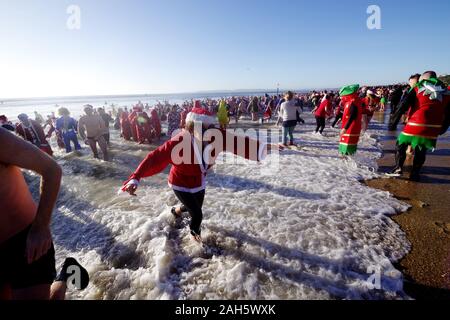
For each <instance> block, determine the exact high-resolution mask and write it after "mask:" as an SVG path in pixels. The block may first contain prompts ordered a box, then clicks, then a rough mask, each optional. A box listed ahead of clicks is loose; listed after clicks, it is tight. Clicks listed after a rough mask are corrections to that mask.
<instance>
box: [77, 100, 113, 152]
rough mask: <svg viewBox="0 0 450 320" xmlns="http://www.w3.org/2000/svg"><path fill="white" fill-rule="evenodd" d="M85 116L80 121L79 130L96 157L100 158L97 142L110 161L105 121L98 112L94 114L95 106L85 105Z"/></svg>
mask: <svg viewBox="0 0 450 320" xmlns="http://www.w3.org/2000/svg"><path fill="white" fill-rule="evenodd" d="M84 112H85V113H86V115H85V116H83V117H81V119H80V121H79V122H78V132H79V133H80V136H81V138H82V139H83V140H84V142H85V143H86V144H87V145H88V146H90V147H91V149H92V152H93V153H94V158H96V159H98V158H99V157H98V151H97V143H98V145H99V146H100V149H101V150H102V153H103V159H104V160H105V161H108V144H107V142H106V140H105V137H104V135H105V134H106V133H108V130H107V128H106V126H105V122H104V121H103V119H102V117H101V116H99V115H98V114H94V107H92V106H91V105H86V106H85V107H84Z"/></svg>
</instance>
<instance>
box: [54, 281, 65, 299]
mask: <svg viewBox="0 0 450 320" xmlns="http://www.w3.org/2000/svg"><path fill="white" fill-rule="evenodd" d="M66 291H67V285H66V283H65V282H63V281H58V282H54V283H53V284H52V287H51V288H50V300H53V301H62V300H65V299H66Z"/></svg>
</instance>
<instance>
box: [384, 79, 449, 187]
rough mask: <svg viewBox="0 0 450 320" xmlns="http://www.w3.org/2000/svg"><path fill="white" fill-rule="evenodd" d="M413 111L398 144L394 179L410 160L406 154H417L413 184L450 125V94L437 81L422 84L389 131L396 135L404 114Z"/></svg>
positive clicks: (411, 95)
mask: <svg viewBox="0 0 450 320" xmlns="http://www.w3.org/2000/svg"><path fill="white" fill-rule="evenodd" d="M409 108H411V110H410V117H409V120H408V123H407V124H406V125H405V128H404V129H403V131H402V133H401V134H400V136H399V137H398V140H397V153H396V158H395V160H396V167H395V169H394V170H393V171H392V172H391V175H398V176H399V175H401V174H402V171H403V165H404V163H405V160H406V150H407V148H408V146H411V147H412V148H413V149H414V151H415V153H414V154H415V156H414V163H413V170H412V172H411V175H410V180H413V181H418V180H419V174H420V170H421V169H422V167H423V165H424V163H425V160H426V153H427V151H428V150H434V149H435V148H436V142H437V139H438V137H439V136H440V135H443V134H444V133H446V132H447V130H448V128H449V125H450V91H449V90H448V88H447V86H446V85H445V84H444V83H443V82H442V81H440V80H439V79H436V78H430V79H425V80H421V81H419V83H418V84H417V85H416V86H415V87H414V88H413V89H412V90H411V91H410V92H409V94H408V96H407V97H406V99H405V100H404V101H403V102H402V103H401V105H400V107H399V108H398V109H397V110H396V112H395V113H394V114H393V115H392V119H391V121H390V128H389V130H391V131H395V130H396V128H397V125H398V123H399V121H400V119H401V117H402V115H403V114H404V113H406V112H407V111H408V109H409Z"/></svg>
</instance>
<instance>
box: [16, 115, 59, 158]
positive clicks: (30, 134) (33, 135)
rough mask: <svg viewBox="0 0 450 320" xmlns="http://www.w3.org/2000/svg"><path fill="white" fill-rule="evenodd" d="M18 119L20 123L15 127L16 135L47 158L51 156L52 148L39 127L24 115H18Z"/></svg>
mask: <svg viewBox="0 0 450 320" xmlns="http://www.w3.org/2000/svg"><path fill="white" fill-rule="evenodd" d="M18 118H19V121H20V122H19V123H18V124H17V125H16V132H17V134H18V135H19V136H21V137H22V138H23V139H25V140H26V141H28V142H31V143H32V144H34V145H35V146H36V147H38V148H39V149H41V150H42V151H44V152H45V153H47V154H48V155H49V156H53V150H52V147H51V146H50V144H49V143H48V141H47V138H46V137H45V133H44V129H42V127H41V125H40V124H39V123H37V122H36V121H35V120H32V119H30V118H28V116H27V115H26V114H20V115H19V116H18Z"/></svg>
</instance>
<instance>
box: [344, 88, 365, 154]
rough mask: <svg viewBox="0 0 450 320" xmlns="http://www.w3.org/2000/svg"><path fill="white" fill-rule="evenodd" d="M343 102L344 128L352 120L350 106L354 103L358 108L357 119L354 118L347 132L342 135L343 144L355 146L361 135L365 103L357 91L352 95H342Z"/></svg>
mask: <svg viewBox="0 0 450 320" xmlns="http://www.w3.org/2000/svg"><path fill="white" fill-rule="evenodd" d="M342 104H343V105H344V114H343V116H342V128H345V127H347V124H348V122H349V121H350V108H351V106H352V105H354V106H355V107H357V108H358V114H357V116H356V119H353V122H352V123H351V125H350V127H349V128H348V129H347V132H346V133H345V134H344V135H343V136H341V142H340V143H341V144H346V145H349V146H355V145H357V144H358V142H359V137H360V135H361V123H362V114H363V105H362V102H361V99H359V98H358V95H357V93H354V94H352V95H348V96H344V97H342Z"/></svg>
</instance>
